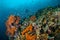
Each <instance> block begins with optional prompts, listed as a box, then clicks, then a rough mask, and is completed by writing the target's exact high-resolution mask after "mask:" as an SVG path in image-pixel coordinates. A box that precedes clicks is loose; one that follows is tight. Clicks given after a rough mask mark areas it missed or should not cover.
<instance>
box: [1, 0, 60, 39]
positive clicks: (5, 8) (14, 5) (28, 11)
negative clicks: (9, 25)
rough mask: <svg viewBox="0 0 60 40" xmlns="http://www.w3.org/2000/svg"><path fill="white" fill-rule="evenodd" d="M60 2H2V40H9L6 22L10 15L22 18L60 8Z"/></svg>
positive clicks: (30, 0) (35, 0) (38, 0)
mask: <svg viewBox="0 0 60 40" xmlns="http://www.w3.org/2000/svg"><path fill="white" fill-rule="evenodd" d="M58 5H60V0H0V40H8V37H7V36H6V25H5V22H6V20H7V19H8V17H9V16H10V15H17V16H20V17H21V18H25V17H28V16H30V15H34V14H35V13H36V12H37V11H38V10H40V9H43V8H47V7H49V6H50V7H58Z"/></svg>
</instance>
